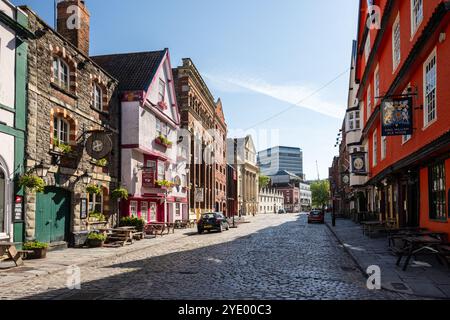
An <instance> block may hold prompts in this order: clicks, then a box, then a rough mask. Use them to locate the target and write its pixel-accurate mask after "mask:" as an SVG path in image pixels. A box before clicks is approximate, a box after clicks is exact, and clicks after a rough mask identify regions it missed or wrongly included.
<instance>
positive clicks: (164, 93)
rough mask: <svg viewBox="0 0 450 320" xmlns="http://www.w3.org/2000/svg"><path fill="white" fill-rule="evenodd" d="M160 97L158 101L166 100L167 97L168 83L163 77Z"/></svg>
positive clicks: (160, 82)
mask: <svg viewBox="0 0 450 320" xmlns="http://www.w3.org/2000/svg"><path fill="white" fill-rule="evenodd" d="M158 97H159V101H158V102H161V101H164V100H165V97H166V83H165V82H164V81H163V80H162V79H159V87H158Z"/></svg>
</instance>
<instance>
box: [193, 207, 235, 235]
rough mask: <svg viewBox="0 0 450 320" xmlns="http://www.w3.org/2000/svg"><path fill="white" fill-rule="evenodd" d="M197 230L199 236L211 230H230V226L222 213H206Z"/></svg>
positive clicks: (201, 218)
mask: <svg viewBox="0 0 450 320" xmlns="http://www.w3.org/2000/svg"><path fill="white" fill-rule="evenodd" d="M197 230H198V233H199V234H202V233H203V232H204V231H208V232H209V231H211V230H216V231H219V232H222V231H223V230H230V224H229V223H228V220H227V218H226V217H225V216H224V215H223V214H222V213H220V212H211V213H204V214H202V216H201V217H200V220H199V221H198V223H197Z"/></svg>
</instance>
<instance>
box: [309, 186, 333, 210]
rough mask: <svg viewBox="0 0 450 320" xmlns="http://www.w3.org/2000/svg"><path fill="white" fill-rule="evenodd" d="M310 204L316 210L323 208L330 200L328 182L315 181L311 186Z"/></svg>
mask: <svg viewBox="0 0 450 320" xmlns="http://www.w3.org/2000/svg"><path fill="white" fill-rule="evenodd" d="M311 193H312V204H313V206H314V207H317V208H324V207H325V206H327V205H328V202H329V200H330V182H329V181H328V180H322V181H317V182H314V183H312V184H311Z"/></svg>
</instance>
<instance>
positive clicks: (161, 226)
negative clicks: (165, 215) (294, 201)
mask: <svg viewBox="0 0 450 320" xmlns="http://www.w3.org/2000/svg"><path fill="white" fill-rule="evenodd" d="M165 230H166V224H165V223H164V222H150V223H148V224H147V225H146V226H145V233H147V234H153V235H155V236H157V235H158V234H159V235H160V236H161V237H162V236H163V232H164V231H165Z"/></svg>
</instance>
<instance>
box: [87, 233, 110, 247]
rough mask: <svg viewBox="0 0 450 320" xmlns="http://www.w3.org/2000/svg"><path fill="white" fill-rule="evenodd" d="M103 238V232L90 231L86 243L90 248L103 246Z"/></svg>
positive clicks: (104, 236) (104, 237)
mask: <svg viewBox="0 0 450 320" xmlns="http://www.w3.org/2000/svg"><path fill="white" fill-rule="evenodd" d="M105 240H106V235H104V234H103V233H97V232H91V233H89V235H88V245H89V247H90V248H100V247H103V244H104V243H105Z"/></svg>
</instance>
